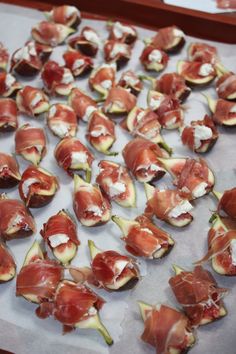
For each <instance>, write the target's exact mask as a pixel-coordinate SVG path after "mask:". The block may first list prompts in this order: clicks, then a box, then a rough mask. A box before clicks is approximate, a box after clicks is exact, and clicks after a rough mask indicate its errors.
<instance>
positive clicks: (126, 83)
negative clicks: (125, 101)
mask: <svg viewBox="0 0 236 354" xmlns="http://www.w3.org/2000/svg"><path fill="white" fill-rule="evenodd" d="M117 86H120V87H123V88H125V89H129V90H130V92H131V93H132V94H133V95H135V96H137V95H138V94H139V93H140V92H141V91H142V88H143V83H142V81H141V80H140V78H139V77H138V76H137V75H136V74H135V72H134V71H132V70H127V71H125V72H123V73H122V75H121V77H120V80H119V82H118V84H117Z"/></svg>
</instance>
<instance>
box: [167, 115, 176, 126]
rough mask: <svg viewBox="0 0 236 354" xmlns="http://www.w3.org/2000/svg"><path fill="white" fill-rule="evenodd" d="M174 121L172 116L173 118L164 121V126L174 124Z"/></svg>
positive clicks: (174, 118)
mask: <svg viewBox="0 0 236 354" xmlns="http://www.w3.org/2000/svg"><path fill="white" fill-rule="evenodd" d="M175 123H176V117H173V118H171V119H170V120H167V121H166V124H165V125H166V126H167V127H171V126H172V125H174V124H175Z"/></svg>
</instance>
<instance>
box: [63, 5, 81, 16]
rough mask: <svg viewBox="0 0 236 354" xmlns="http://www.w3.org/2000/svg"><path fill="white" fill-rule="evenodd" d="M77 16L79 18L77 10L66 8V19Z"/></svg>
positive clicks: (70, 7)
mask: <svg viewBox="0 0 236 354" xmlns="http://www.w3.org/2000/svg"><path fill="white" fill-rule="evenodd" d="M74 14H78V17H80V11H79V10H78V9H77V7H75V6H66V18H68V17H70V16H72V15H74Z"/></svg>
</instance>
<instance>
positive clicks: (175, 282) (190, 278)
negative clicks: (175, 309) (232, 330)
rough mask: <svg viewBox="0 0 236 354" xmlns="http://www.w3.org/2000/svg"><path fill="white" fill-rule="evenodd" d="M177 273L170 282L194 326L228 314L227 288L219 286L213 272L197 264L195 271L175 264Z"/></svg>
mask: <svg viewBox="0 0 236 354" xmlns="http://www.w3.org/2000/svg"><path fill="white" fill-rule="evenodd" d="M174 270H175V273H176V275H175V276H173V277H172V278H170V280H169V284H170V286H171V289H172V290H173V292H174V295H175V297H176V299H177V301H178V302H179V303H180V305H181V306H183V309H184V311H185V313H186V315H187V316H188V318H189V319H190V321H191V324H192V325H193V326H200V325H204V324H207V323H210V322H213V321H215V320H217V319H219V318H221V317H223V316H225V315H226V310H225V308H224V305H223V302H222V297H223V296H224V295H225V293H226V292H227V290H226V289H222V288H219V287H218V286H217V284H216V281H215V279H214V278H213V276H212V274H211V273H210V272H209V271H207V270H205V269H203V268H202V267H201V266H196V267H195V268H194V269H193V271H185V270H183V269H181V268H179V267H177V266H174Z"/></svg>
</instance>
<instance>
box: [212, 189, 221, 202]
mask: <svg viewBox="0 0 236 354" xmlns="http://www.w3.org/2000/svg"><path fill="white" fill-rule="evenodd" d="M212 194H213V195H214V196H215V197H216V198H217V199H218V200H220V199H221V197H222V195H223V193H220V192H217V191H215V190H214V189H213V190H212Z"/></svg>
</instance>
